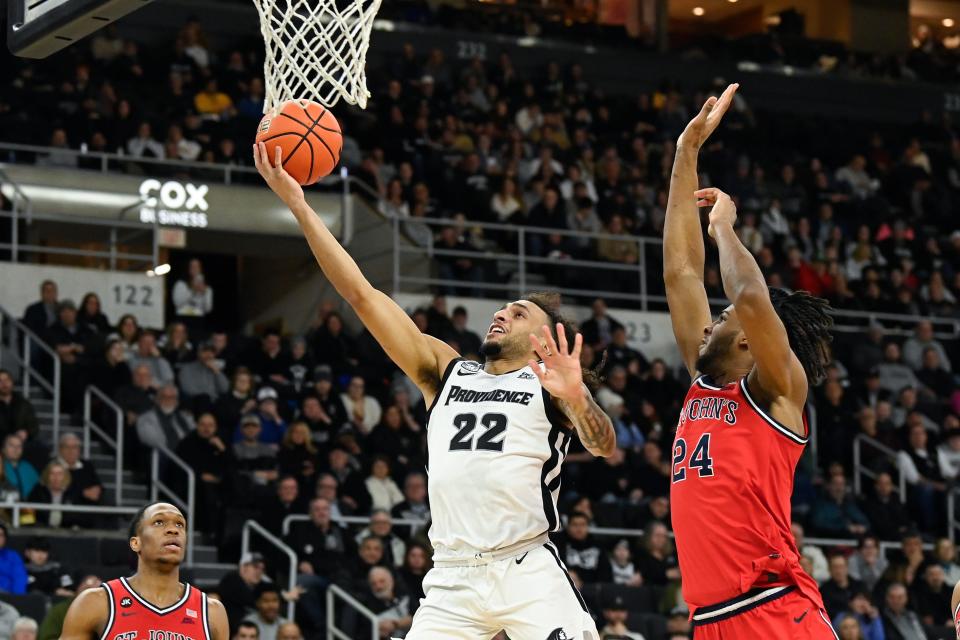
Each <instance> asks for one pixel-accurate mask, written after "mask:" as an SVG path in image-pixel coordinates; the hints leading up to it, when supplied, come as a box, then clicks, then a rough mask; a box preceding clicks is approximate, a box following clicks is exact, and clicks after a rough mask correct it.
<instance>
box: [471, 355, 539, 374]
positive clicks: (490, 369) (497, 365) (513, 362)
mask: <svg viewBox="0 0 960 640" xmlns="http://www.w3.org/2000/svg"><path fill="white" fill-rule="evenodd" d="M529 359H530V358H529V357H524V358H509V359H508V358H493V359H491V358H487V360H486V361H485V362H484V363H483V370H484V371H486V372H487V373H489V374H490V375H494V376H499V375H503V374H504V373H510V372H511V371H516V370H518V369H523V368H524V367H525V366H527V362H528V361H529Z"/></svg>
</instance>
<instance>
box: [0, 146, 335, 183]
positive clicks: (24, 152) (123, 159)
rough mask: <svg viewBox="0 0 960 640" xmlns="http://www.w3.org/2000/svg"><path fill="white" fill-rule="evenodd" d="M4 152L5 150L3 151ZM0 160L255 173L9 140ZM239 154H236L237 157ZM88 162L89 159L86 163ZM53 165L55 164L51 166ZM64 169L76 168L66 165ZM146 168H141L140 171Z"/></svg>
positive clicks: (217, 175) (219, 175) (225, 178)
mask: <svg viewBox="0 0 960 640" xmlns="http://www.w3.org/2000/svg"><path fill="white" fill-rule="evenodd" d="M4 152H6V153H5V154H4ZM0 154H4V155H6V158H4V157H3V155H0V162H9V163H11V164H32V163H27V162H23V157H24V156H31V155H34V156H36V159H42V158H43V157H49V156H51V155H57V156H59V157H69V158H71V159H72V160H73V161H74V163H75V165H77V164H79V163H80V161H86V162H85V163H86V164H87V165H88V166H86V167H85V169H86V170H88V171H99V172H100V173H122V172H123V171H122V170H123V169H125V168H127V167H130V166H136V167H138V169H139V170H138V171H137V173H138V174H142V173H144V172H146V173H150V172H151V171H152V172H153V173H156V174H169V173H171V171H177V170H179V171H182V172H188V173H189V172H203V177H204V178H205V179H207V180H217V179H219V180H222V182H223V184H233V182H234V180H235V179H236V176H238V175H250V176H256V175H258V173H257V169H256V167H252V166H243V165H238V164H224V163H219V162H201V161H196V160H178V159H173V158H162V159H161V158H150V157H136V156H131V155H128V154H126V153H113V152H106V151H90V150H83V149H66V148H61V147H46V146H40V145H31V144H17V143H13V142H0ZM238 157H239V156H238ZM89 161H92V162H89ZM54 166H56V165H54ZM67 168H76V166H73V167H67ZM145 169H146V170H147V171H144V170H145ZM338 180H340V176H339V175H338V174H336V173H334V174H331V175H330V176H327V177H326V178H324V179H322V180H321V181H320V184H321V185H325V186H330V185H334V184H336V183H337V182H338Z"/></svg>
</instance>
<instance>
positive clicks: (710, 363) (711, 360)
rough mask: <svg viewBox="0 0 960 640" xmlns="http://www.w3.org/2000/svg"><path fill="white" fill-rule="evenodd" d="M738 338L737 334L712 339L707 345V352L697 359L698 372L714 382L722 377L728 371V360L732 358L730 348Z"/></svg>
mask: <svg viewBox="0 0 960 640" xmlns="http://www.w3.org/2000/svg"><path fill="white" fill-rule="evenodd" d="M736 337H737V336H736V334H732V335H727V336H720V337H719V338H716V337H715V338H712V339H711V340H710V342H708V343H707V348H706V350H704V352H703V354H701V355H700V357H698V358H697V371H699V372H700V373H704V374H706V375H708V376H710V377H711V378H713V379H714V380H716V379H719V378H720V377H722V376H723V372H724V371H725V370H726V360H727V358H728V357H729V356H730V347H731V345H732V344H733V341H734V339H735V338H736Z"/></svg>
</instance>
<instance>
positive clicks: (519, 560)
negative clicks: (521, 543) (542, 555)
mask: <svg viewBox="0 0 960 640" xmlns="http://www.w3.org/2000/svg"><path fill="white" fill-rule="evenodd" d="M527 553H530V552H529V551H527ZM527 553H525V554H523V555H522V556H520V557H519V558H517V559H516V561H515V562H516V563H517V564H520V563H521V562H523V559H524V558H526V557H527Z"/></svg>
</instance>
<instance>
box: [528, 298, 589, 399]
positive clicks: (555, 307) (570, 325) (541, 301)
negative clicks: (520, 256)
mask: <svg viewBox="0 0 960 640" xmlns="http://www.w3.org/2000/svg"><path fill="white" fill-rule="evenodd" d="M523 299H524V300H529V301H530V302H532V303H533V304H535V305H537V306H538V307H540V308H541V309H542V310H543V312H544V313H545V314H547V318H548V319H549V320H550V334H551V335H552V336H553V339H554V340H557V323H558V322H559V323H560V324H561V325H563V330H564V332H565V333H566V334H567V343H568V344H569V348H570V351H573V340H574V336H575V335H577V331H578V328H577V325H576V323H575V322H573V321H572V320H570V319H569V318H566V317H564V315H563V314H562V313H560V294H559V293H555V292H551V291H533V292H530V293H528V294H526V295H525V296H523ZM606 362H607V352H606V351H604V352H603V357H602V358H601V360H600V364H598V365H597V366H596V367H595V368H593V369H588V368H586V367H581V368H580V370H581V371H582V372H583V383H584V384H585V385H587V388H588V389H590V393H596V391H597V389H599V388H600V383H601V382H603V376H601V375H600V372H601V371H602V370H603V367H604V365H605V364H606Z"/></svg>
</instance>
